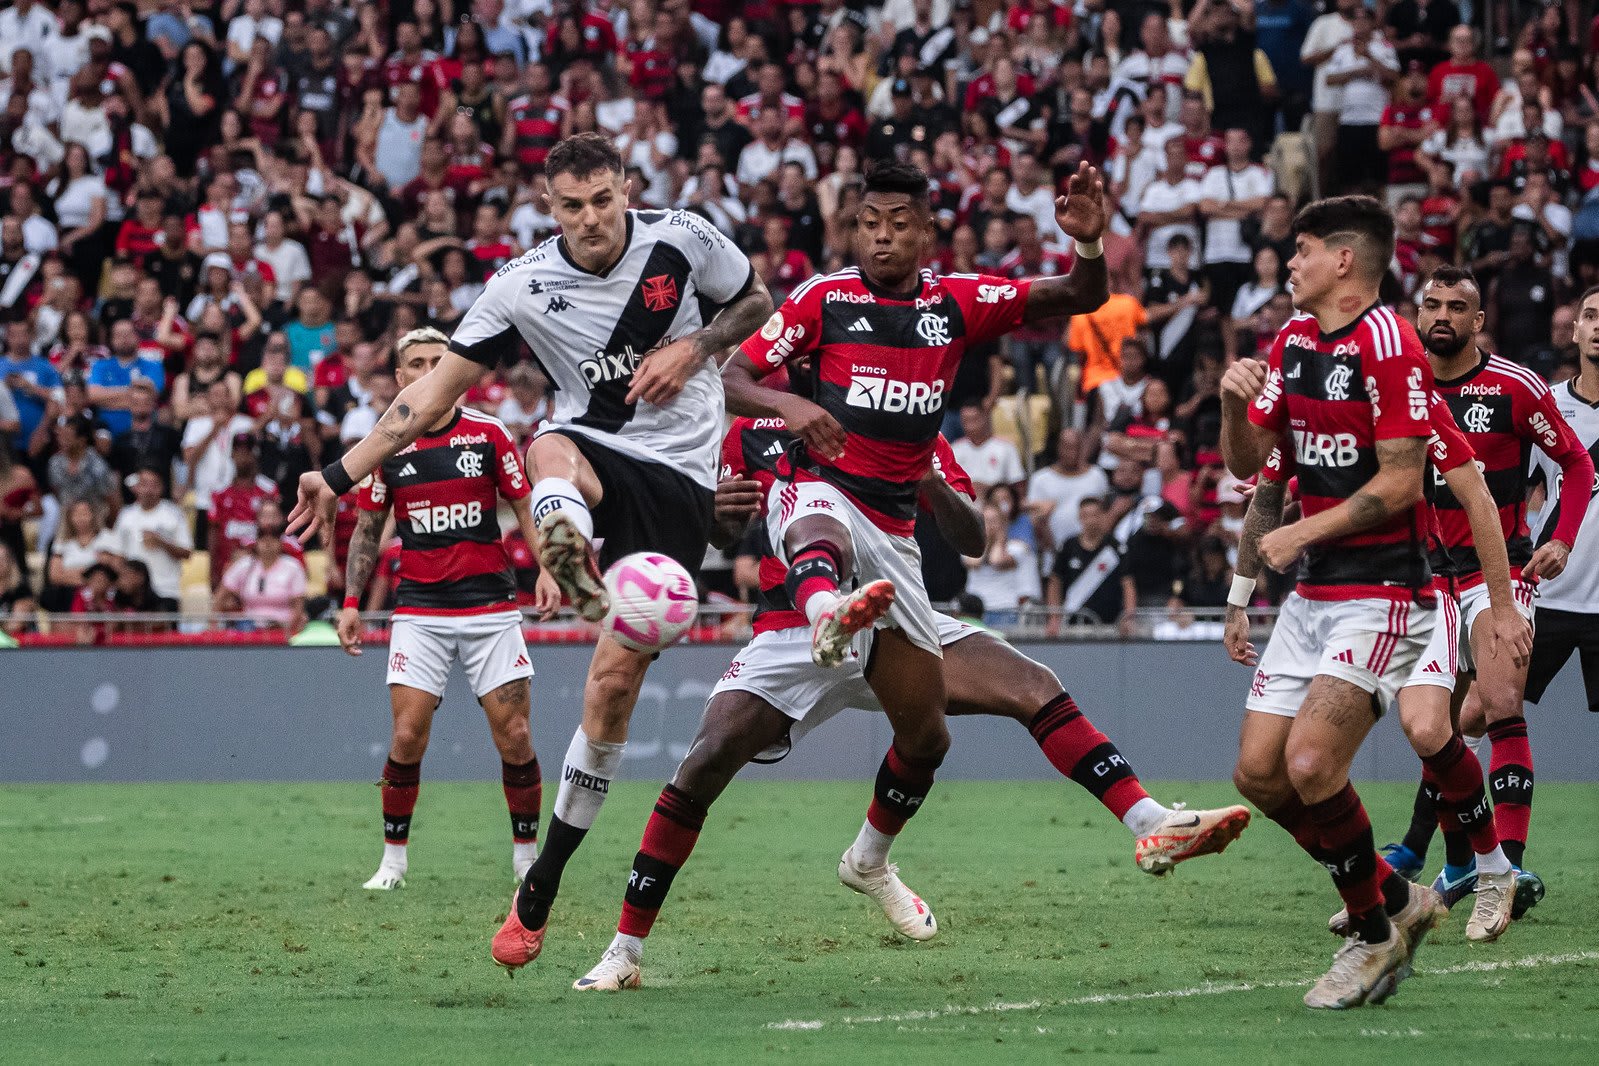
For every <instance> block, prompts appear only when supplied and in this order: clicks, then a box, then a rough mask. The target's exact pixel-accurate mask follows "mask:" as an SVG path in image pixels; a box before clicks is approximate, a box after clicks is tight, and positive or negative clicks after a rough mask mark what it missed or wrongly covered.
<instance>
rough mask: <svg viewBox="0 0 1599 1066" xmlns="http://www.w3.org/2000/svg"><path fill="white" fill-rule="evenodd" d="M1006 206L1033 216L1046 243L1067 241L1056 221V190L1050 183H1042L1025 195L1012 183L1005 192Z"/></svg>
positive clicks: (1018, 212)
mask: <svg viewBox="0 0 1599 1066" xmlns="http://www.w3.org/2000/svg"><path fill="white" fill-rule="evenodd" d="M1005 206H1006V208H1008V209H1009V210H1011V211H1014V212H1016V213H1017V214H1018V215H1029V216H1031V217H1032V219H1033V222H1034V224H1035V225H1037V227H1038V239H1039V240H1041V241H1043V242H1044V243H1045V244H1064V243H1065V241H1066V234H1064V233H1062V232H1061V228H1060V226H1059V225H1057V224H1056V222H1055V190H1054V189H1052V188H1051V187H1049V186H1048V185H1040V186H1039V187H1038V188H1036V189H1034V190H1033V191H1032V192H1030V193H1028V194H1027V195H1025V196H1023V195H1022V193H1021V192H1020V191H1019V190H1017V188H1016V186H1014V185H1012V186H1011V187H1010V191H1009V192H1007V193H1006V194H1005Z"/></svg>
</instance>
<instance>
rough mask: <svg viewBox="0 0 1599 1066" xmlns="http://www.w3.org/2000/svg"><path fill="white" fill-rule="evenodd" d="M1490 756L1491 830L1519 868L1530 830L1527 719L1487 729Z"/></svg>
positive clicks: (1516, 718) (1499, 724)
mask: <svg viewBox="0 0 1599 1066" xmlns="http://www.w3.org/2000/svg"><path fill="white" fill-rule="evenodd" d="M1488 740H1489V741H1490V742H1491V743H1492V744H1493V756H1492V757H1491V758H1490V759H1489V761H1488V787H1489V788H1490V789H1491V790H1492V792H1493V800H1494V828H1495V830H1497V831H1498V834H1499V843H1500V845H1501V846H1502V847H1503V848H1504V849H1505V854H1506V855H1507V856H1509V858H1510V861H1511V862H1512V863H1514V864H1515V865H1516V866H1517V867H1518V868H1519V867H1520V866H1521V860H1522V857H1523V855H1524V854H1525V853H1526V850H1527V830H1528V829H1530V828H1531V827H1532V744H1531V743H1529V742H1528V740H1527V720H1526V719H1525V718H1522V717H1520V716H1517V717H1515V718H1506V719H1505V720H1504V721H1502V722H1495V723H1494V724H1492V725H1490V726H1489V727H1488Z"/></svg>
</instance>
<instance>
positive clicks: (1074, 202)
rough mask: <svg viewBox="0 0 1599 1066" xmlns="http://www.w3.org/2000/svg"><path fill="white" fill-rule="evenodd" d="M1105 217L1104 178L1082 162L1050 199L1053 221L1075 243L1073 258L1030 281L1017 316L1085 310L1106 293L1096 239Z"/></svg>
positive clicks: (1093, 307) (1049, 315) (1098, 303)
mask: <svg viewBox="0 0 1599 1066" xmlns="http://www.w3.org/2000/svg"><path fill="white" fill-rule="evenodd" d="M1106 217H1107V216H1106V212H1105V181H1104V179H1103V178H1102V177H1101V176H1100V173H1099V171H1098V170H1096V169H1094V168H1093V167H1091V166H1089V165H1088V164H1087V163H1083V164H1081V165H1079V166H1078V168H1077V173H1075V174H1073V175H1072V176H1071V179H1070V180H1069V181H1068V182H1067V183H1066V195H1065V196H1062V197H1059V198H1057V199H1056V200H1055V221H1056V223H1057V224H1058V225H1059V226H1060V228H1061V230H1062V231H1063V232H1064V233H1065V234H1066V236H1068V237H1070V238H1071V239H1072V241H1073V242H1074V243H1075V245H1076V253H1077V254H1076V259H1075V261H1074V262H1073V263H1072V268H1071V270H1070V271H1069V272H1068V273H1066V274H1063V275H1061V276H1059V277H1053V278H1037V279H1035V280H1034V281H1033V283H1032V285H1031V286H1030V287H1029V288H1028V290H1027V306H1026V307H1025V308H1024V309H1023V311H1022V321H1023V322H1037V321H1038V320H1040V319H1044V318H1058V317H1060V316H1062V315H1086V314H1089V313H1090V312H1093V311H1097V310H1098V309H1099V308H1100V307H1101V306H1103V305H1104V303H1105V301H1106V300H1108V299H1110V275H1109V273H1108V272H1107V271H1106V268H1105V250H1104V248H1103V247H1101V245H1100V241H1099V239H1100V237H1101V236H1102V235H1103V234H1104V232H1105V220H1106Z"/></svg>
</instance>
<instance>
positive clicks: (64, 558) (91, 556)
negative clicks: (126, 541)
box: [50, 529, 117, 570]
mask: <svg viewBox="0 0 1599 1066" xmlns="http://www.w3.org/2000/svg"><path fill="white" fill-rule="evenodd" d="M50 554H52V555H54V556H55V557H56V558H57V559H60V560H61V565H62V566H64V567H66V568H67V569H68V570H83V569H85V568H87V567H90V566H93V565H94V564H95V563H97V562H99V561H100V556H101V555H116V554H117V538H116V537H115V536H114V535H113V534H112V532H111V531H110V530H109V529H102V530H101V531H100V532H98V533H96V534H95V535H94V536H93V537H90V538H89V543H87V544H79V543H78V542H77V540H75V539H74V538H72V537H68V536H59V537H57V538H56V542H55V546H54V547H52V548H51V549H50Z"/></svg>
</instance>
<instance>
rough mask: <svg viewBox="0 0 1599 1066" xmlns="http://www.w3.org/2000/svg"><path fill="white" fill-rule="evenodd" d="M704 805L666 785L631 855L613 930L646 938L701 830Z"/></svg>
mask: <svg viewBox="0 0 1599 1066" xmlns="http://www.w3.org/2000/svg"><path fill="white" fill-rule="evenodd" d="M705 814H706V808H705V806H704V805H703V804H701V803H700V802H699V801H698V800H696V799H694V798H693V797H692V796H690V795H689V794H688V793H687V792H684V791H683V790H681V789H679V788H678V787H677V786H675V785H667V786H666V788H665V789H663V790H662V791H661V798H660V799H658V800H656V801H655V812H654V813H653V814H651V815H650V820H649V823H648V824H647V825H646V826H645V827H644V840H643V842H642V843H641V844H639V851H638V854H637V855H636V856H634V857H633V870H632V872H631V873H630V874H628V878H627V894H626V896H624V898H623V900H622V919H621V921H619V922H617V924H616V931H617V932H618V933H621V934H623V935H624V936H636V937H640V938H642V937H647V936H649V935H650V928H651V927H652V926H654V925H655V918H656V915H658V914H660V912H661V906H662V904H664V903H665V902H666V894H667V892H669V891H671V888H672V879H673V878H675V877H676V876H677V871H678V870H680V869H682V868H683V864H684V863H686V862H688V857H689V854H690V853H691V852H693V850H694V843H695V841H697V840H699V838H700V830H701V829H702V828H704V826H705Z"/></svg>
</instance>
